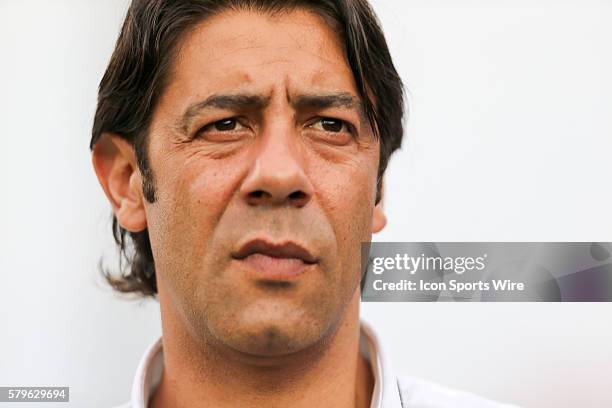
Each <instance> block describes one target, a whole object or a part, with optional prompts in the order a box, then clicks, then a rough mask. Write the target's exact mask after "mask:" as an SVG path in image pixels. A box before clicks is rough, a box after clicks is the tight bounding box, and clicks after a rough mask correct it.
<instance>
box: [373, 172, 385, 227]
mask: <svg viewBox="0 0 612 408" xmlns="http://www.w3.org/2000/svg"><path fill="white" fill-rule="evenodd" d="M384 198H385V184H384V180H381V182H380V200H379V201H378V204H376V205H375V206H374V211H373V212H372V234H376V233H377V232H380V231H382V229H383V228H385V225H387V217H386V216H385V213H384V211H383V201H384Z"/></svg>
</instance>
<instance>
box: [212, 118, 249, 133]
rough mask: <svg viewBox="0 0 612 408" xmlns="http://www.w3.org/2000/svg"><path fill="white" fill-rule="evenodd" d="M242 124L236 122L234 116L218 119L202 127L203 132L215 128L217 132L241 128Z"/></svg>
mask: <svg viewBox="0 0 612 408" xmlns="http://www.w3.org/2000/svg"><path fill="white" fill-rule="evenodd" d="M243 128H244V126H242V125H241V124H240V122H238V120H236V119H235V118H227V119H222V120H218V121H216V122H214V123H211V124H210V125H206V126H205V127H204V128H202V131H203V132H206V131H211V130H215V131H217V132H231V131H232V130H240V129H243Z"/></svg>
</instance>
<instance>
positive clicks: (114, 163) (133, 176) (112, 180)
mask: <svg viewBox="0 0 612 408" xmlns="http://www.w3.org/2000/svg"><path fill="white" fill-rule="evenodd" d="M92 162H93V166H94V170H95V172H96V176H97V177H98V180H99V182H100V184H101V186H102V189H103V190H104V193H105V194H106V197H107V198H108V200H109V201H110V203H111V205H112V207H113V211H114V212H115V216H116V217H117V221H118V222H119V224H120V225H121V226H122V227H123V228H125V229H126V230H128V231H131V232H140V231H142V230H144V229H145V228H146V227H147V220H146V213H145V209H144V201H143V194H142V176H141V174H140V170H139V169H138V165H137V163H136V155H135V152H134V148H133V147H132V145H131V144H130V143H129V142H127V141H125V140H124V139H122V138H121V137H120V136H118V135H115V134H103V135H102V137H101V138H100V140H99V141H98V142H97V143H96V145H95V146H94V148H93V155H92Z"/></svg>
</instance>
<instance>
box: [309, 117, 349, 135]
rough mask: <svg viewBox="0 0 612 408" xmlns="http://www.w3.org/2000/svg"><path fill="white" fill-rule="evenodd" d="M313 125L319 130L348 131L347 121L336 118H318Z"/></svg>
mask: <svg viewBox="0 0 612 408" xmlns="http://www.w3.org/2000/svg"><path fill="white" fill-rule="evenodd" d="M311 126H312V127H313V128H315V129H317V130H323V131H325V132H333V133H340V132H343V131H344V132H346V131H348V126H347V125H346V122H344V121H343V120H340V119H334V118H321V119H318V120H317V121H316V122H314V123H313V124H312V125H311Z"/></svg>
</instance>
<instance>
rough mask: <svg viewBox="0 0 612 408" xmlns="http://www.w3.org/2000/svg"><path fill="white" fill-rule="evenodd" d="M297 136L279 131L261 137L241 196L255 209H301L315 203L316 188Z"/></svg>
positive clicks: (242, 187)
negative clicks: (260, 207) (314, 188)
mask: <svg viewBox="0 0 612 408" xmlns="http://www.w3.org/2000/svg"><path fill="white" fill-rule="evenodd" d="M296 138H297V135H295V134H294V133H291V131H290V130H288V129H285V130H283V129H280V128H279V129H277V130H276V131H270V132H267V133H264V134H262V135H261V139H260V140H259V142H260V143H258V145H257V151H256V153H255V158H254V160H253V164H252V166H251V167H250V169H249V173H248V175H247V176H246V178H245V179H244V181H243V183H242V185H241V187H240V195H241V196H242V197H243V199H244V200H245V201H246V202H247V203H248V204H249V205H251V206H263V205H270V206H272V205H275V206H291V207H297V208H301V207H303V206H305V205H306V204H307V203H308V202H309V201H310V199H311V197H312V193H313V186H312V184H311V182H310V180H309V178H308V177H307V175H306V172H305V169H304V165H303V157H302V154H301V152H300V146H299V145H298V142H297V141H296Z"/></svg>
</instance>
